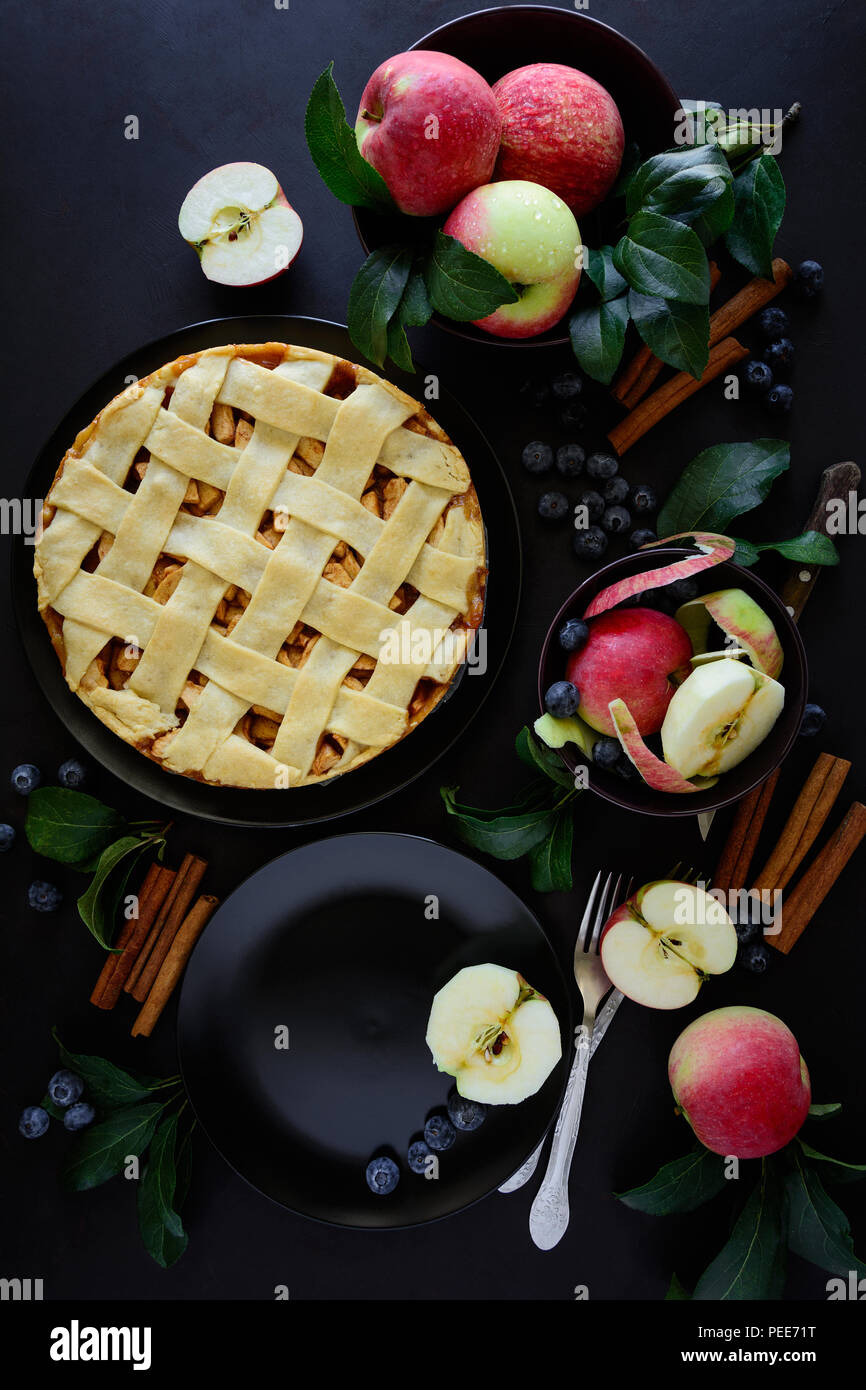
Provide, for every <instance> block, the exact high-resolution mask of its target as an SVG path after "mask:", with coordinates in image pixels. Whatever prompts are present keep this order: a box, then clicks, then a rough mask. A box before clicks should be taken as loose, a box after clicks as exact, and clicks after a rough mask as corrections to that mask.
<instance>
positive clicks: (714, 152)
mask: <svg viewBox="0 0 866 1390" xmlns="http://www.w3.org/2000/svg"><path fill="white" fill-rule="evenodd" d="M732 182H733V176H732V174H731V170H730V166H729V164H728V161H727V160H726V159H725V156H724V155H723V154H722V152H721V150H720V149H719V148H718V147H717V146H716V145H715V144H707V145H694V146H690V145H685V146H682V147H680V148H679V149H676V150H665V151H664V152H663V153H662V154H657V155H653V157H652V158H651V159H647V160H645V162H644V163H643V164H642V165H641V166H640V168H639V169H638V170H637V173H636V174H635V175H634V178H633V179H632V180H631V182H630V183H629V186H628V191H627V194H626V211H627V213H628V215H629V217H632V216H634V214H635V213H637V212H657V213H661V214H663V215H664V216H665V217H674V218H677V219H678V220H680V221H683V222H686V221H692V220H693V219H694V218H696V217H698V216H699V215H700V214H701V213H702V212H704V211H705V210H706V209H708V208H710V207H712V206H713V204H715V203H718V202H719V201H720V200H723V199H724V197H725V194H726V193H727V192H728V190H729V189H730V187H731V184H732ZM731 211H732V212H733V200H731Z"/></svg>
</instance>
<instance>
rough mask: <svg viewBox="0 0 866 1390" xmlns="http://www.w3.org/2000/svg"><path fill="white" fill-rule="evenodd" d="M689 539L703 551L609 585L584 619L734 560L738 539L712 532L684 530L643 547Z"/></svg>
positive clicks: (592, 603)
mask: <svg viewBox="0 0 866 1390" xmlns="http://www.w3.org/2000/svg"><path fill="white" fill-rule="evenodd" d="M685 539H689V540H694V542H695V545H696V546H697V548H698V550H700V552H701V554H700V555H689V556H688V557H687V558H686V559H685V560H676V561H675V562H674V564H672V565H660V566H659V568H658V569H656V570H644V571H643V572H642V573H641V574H633V575H630V576H629V578H628V579H620V580H619V581H618V582H617V583H616V584H610V585H608V587H607V588H606V589H602V590H601V593H598V594H596V596H595V598H594V599H593V600H592V602H591V604H590V605H589V607H588V608H587V610H586V612H585V613H584V615H583V616H584V618H594V617H597V615H598V614H599V613H606V612H607V610H608V609H609V608H615V607H616V605H617V604H618V603H622V602H624V600H625V599H627V598H631V597H632V596H633V595H634V594H643V593H646V591H647V589H658V588H661V587H663V586H664V585H665V584H673V583H674V582H675V581H676V580H677V579H690V578H691V576H692V575H693V574H700V573H701V571H702V570H705V569H710V568H711V567H712V566H713V565H720V564H721V563H722V561H723V560H730V558H731V556H732V555H733V553H734V551H735V549H736V544H735V542H734V541H732V540H731V539H730V538H729V537H728V536H718V535H716V534H715V533H714V532H710V531H694V532H693V531H683V532H680V533H678V534H677V535H676V536H667V537H666V538H665V539H664V540H663V541H655V542H653V545H648V546H645V547H643V548H644V549H646V550H652V549H653V548H654V547H655V546H659V545H670V543H671V541H679V540H685Z"/></svg>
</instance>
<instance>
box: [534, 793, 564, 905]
mask: <svg viewBox="0 0 866 1390" xmlns="http://www.w3.org/2000/svg"><path fill="white" fill-rule="evenodd" d="M573 844H574V819H573V816H572V812H571V806H570V805H567V806H562V807H560V809H559V811H558V812H557V814H556V819H555V821H554V823H553V829H552V830H551V831H550V834H549V835H548V836H547V838H546V839H544V840H542V841H541V843H540V844H538V845H536V846H535V847H534V849H531V850H530V851H529V864H530V870H531V874H532V886H533V888H534V889H535V891H536V893H554V892H558V893H570V892H571V889H572V887H573V882H572V877H571V857H572V850H573Z"/></svg>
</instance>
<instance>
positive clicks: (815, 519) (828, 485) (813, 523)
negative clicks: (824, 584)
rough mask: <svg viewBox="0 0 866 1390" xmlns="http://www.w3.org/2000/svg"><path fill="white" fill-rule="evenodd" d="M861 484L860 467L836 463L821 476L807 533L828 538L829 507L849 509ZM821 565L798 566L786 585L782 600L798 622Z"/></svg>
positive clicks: (791, 569)
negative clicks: (839, 504)
mask: <svg viewBox="0 0 866 1390" xmlns="http://www.w3.org/2000/svg"><path fill="white" fill-rule="evenodd" d="M859 482H860V469H859V468H858V467H857V465H856V463H834V464H833V466H832V467H831V468H825V469H824V472H823V473H822V474H821V486H820V488H819V489H818V496H817V498H816V499H815V505H814V507H813V508H812V512H811V514H810V516H809V519H808V521H807V522H806V525H805V526H804V527H803V530H804V531H819V532H820V533H821V535H823V536H826V535H827V507H828V504H829V503H830V502H834V501H844V502H845V504H846V507H847V503H848V494H849V493H851V492H856V491H857V487H858V485H859ZM820 573H821V566H820V565H806V564H794V565H792V566H791V568H790V570H789V572H788V577H787V579H786V580H785V582H784V584H783V585H782V589H781V599H782V602H783V603H784V605H785V607H786V608H787V609H788V612H789V613H790V614H791V616H792V618H793V619H794V621H795V622H799V620H800V615H801V613H802V612H803V609H804V608H805V607H806V601H807V599H808V597H809V595H810V594H811V592H812V590H813V589H814V587H815V582H816V580H817V578H818V575H819V574H820Z"/></svg>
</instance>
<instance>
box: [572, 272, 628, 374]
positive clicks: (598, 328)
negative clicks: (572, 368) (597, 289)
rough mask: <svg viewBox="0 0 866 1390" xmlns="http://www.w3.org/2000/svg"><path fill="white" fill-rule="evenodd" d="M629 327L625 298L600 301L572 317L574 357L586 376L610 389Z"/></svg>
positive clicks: (622, 296)
mask: <svg viewBox="0 0 866 1390" xmlns="http://www.w3.org/2000/svg"><path fill="white" fill-rule="evenodd" d="M627 327H628V301H627V299H626V296H625V295H624V294H623V295H620V297H619V298H618V299H609V300H601V301H600V302H599V303H598V304H591V305H590V306H589V307H588V308H586V309H579V310H578V311H577V313H576V314H573V315H572V317H571V321H570V322H569V325H568V331H569V334H570V336H571V346H572V348H573V349H574V355H575V357H576V358H577V360H578V362H579V363H580V365H581V367H582V368H583V370H584V371H585V372H586V374H587V376H591V377H592V379H593V381H600V382H602V384H603V385H605V386H607V385H608V384H609V382H611V381H612V380H613V374H614V372H615V371H616V369H617V367H618V366H619V363H620V358H621V357H622V350H623V348H624V347H625V330H626V328H627Z"/></svg>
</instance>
